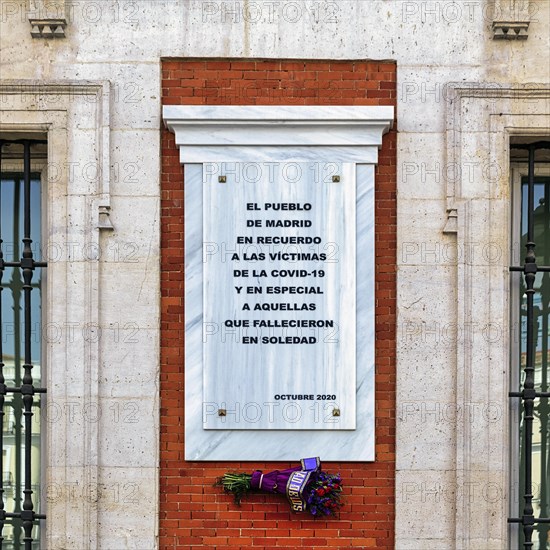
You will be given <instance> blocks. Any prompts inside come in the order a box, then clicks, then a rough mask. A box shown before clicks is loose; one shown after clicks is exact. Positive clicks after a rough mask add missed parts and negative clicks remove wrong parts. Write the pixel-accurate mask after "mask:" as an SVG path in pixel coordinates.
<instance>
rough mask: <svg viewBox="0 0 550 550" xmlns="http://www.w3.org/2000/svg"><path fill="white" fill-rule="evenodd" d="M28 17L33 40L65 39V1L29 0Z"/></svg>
mask: <svg viewBox="0 0 550 550" xmlns="http://www.w3.org/2000/svg"><path fill="white" fill-rule="evenodd" d="M28 16H29V23H30V24H31V36H32V37H33V38H65V27H66V26H67V18H66V11H65V0H29V13H28Z"/></svg>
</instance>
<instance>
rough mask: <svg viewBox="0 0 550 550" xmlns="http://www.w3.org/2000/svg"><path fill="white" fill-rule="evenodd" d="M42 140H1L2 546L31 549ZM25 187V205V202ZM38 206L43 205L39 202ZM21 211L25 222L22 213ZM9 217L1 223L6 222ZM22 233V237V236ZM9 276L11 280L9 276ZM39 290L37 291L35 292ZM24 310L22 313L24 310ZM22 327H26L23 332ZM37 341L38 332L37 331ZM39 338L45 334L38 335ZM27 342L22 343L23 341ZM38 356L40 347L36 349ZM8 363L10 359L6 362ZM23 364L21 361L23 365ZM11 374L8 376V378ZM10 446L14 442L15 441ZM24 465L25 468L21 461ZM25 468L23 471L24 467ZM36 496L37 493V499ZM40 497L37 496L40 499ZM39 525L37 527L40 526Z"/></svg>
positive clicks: (35, 517)
mask: <svg viewBox="0 0 550 550" xmlns="http://www.w3.org/2000/svg"><path fill="white" fill-rule="evenodd" d="M40 143H45V142H44V141H43V140H34V139H21V140H0V176H1V187H0V216H5V217H6V218H7V221H6V218H5V219H4V220H2V219H1V218H0V420H1V422H0V423H1V424H2V427H3V429H2V431H1V432H0V449H1V451H2V452H1V453H0V470H1V472H2V477H1V478H0V545H1V547H2V548H6V547H12V548H14V549H16V548H22V547H23V548H25V550H31V549H32V548H36V547H38V546H37V545H38V544H39V540H37V537H34V538H33V534H34V533H33V529H34V528H35V527H37V526H38V525H39V524H40V521H41V520H45V519H46V516H45V514H42V513H37V512H36V511H35V508H36V507H37V504H39V502H40V500H39V489H40V485H39V483H36V481H37V480H33V476H32V464H33V458H34V457H33V437H35V436H36V434H33V416H34V415H35V414H37V411H39V406H40V402H41V399H40V394H45V393H46V389H45V388H44V387H41V385H40V383H39V385H38V386H35V385H34V383H35V382H36V380H35V378H36V376H35V378H33V367H34V366H35V365H33V345H32V342H33V325H32V322H33V301H32V300H33V290H34V291H36V290H37V289H38V288H39V286H40V282H39V280H40V277H35V275H36V273H35V272H36V270H37V269H44V268H46V262H44V261H40V260H36V259H35V255H34V252H33V247H32V243H33V240H32V238H31V222H32V221H33V220H32V218H33V216H32V212H33V208H34V209H35V208H36V205H34V204H32V202H33V197H32V193H31V181H33V180H34V181H35V180H36V176H34V178H33V174H32V172H31V151H32V150H33V148H34V147H35V146H36V145H38V144H40ZM14 146H15V148H20V147H22V149H23V172H22V173H17V174H6V173H2V160H3V155H7V151H8V150H9V149H10V148H14ZM8 178H10V180H9V181H11V182H13V186H14V190H13V206H11V207H10V205H7V204H2V198H3V195H4V192H3V191H4V189H2V187H4V188H5V187H6V185H7V181H8ZM21 191H22V204H20V202H21ZM38 207H40V205H39V204H38ZM21 215H22V218H23V220H22V223H21V220H20V217H21ZM2 221H3V222H4V224H2V223H1V222H2ZM7 223H11V224H12V228H13V230H12V232H11V233H12V237H13V243H12V247H13V258H11V259H10V258H5V257H4V247H3V245H4V241H3V240H2V234H1V228H2V227H5V224H7ZM21 233H22V236H21ZM8 278H9V280H8ZM4 291H9V293H10V297H9V300H8V304H9V303H11V304H12V309H13V333H12V334H10V335H9V337H12V338H13V341H12V344H13V353H12V354H11V357H8V355H7V354H5V351H4V343H5V342H6V341H7V337H8V335H7V334H6V333H5V332H6V331H5V328H6V323H5V321H4V318H3V316H4V315H5V313H6V311H7V308H8V307H9V305H7V304H6V303H5V302H3V299H4V300H5V298H4V297H3V295H4ZM35 294H36V293H35ZM21 311H22V315H21ZM21 327H22V331H21ZM35 341H36V334H35ZM39 341H40V338H39ZM21 344H22V345H21ZM35 355H36V352H35ZM6 361H7V362H8V364H7V363H6ZM21 363H22V364H21ZM6 377H7V378H8V379H6ZM12 435H13V437H14V442H15V444H14V445H13V446H14V452H15V472H13V471H11V470H10V469H9V465H8V464H6V465H5V463H4V462H5V459H6V456H7V447H8V445H7V438H9V437H11V436H12ZM10 451H11V445H10ZM22 464H23V468H21V465H22ZM21 470H22V471H21ZM33 497H34V498H33ZM37 497H38V498H37ZM10 501H11V502H13V509H12V510H8V509H6V504H7V503H8V502H10ZM7 525H11V536H10V538H9V539H7V538H6V537H5V533H4V529H5V527H6V526H7ZM35 530H36V529H35Z"/></svg>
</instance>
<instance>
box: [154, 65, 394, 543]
mask: <svg viewBox="0 0 550 550" xmlns="http://www.w3.org/2000/svg"><path fill="white" fill-rule="evenodd" d="M395 75H396V65H395V63H389V62H388V63H386V62H376V61H373V62H371V61H332V62H319V61H301V60H300V61H297V60H292V61H276V60H265V61H262V60H250V61H249V60H235V61H232V60H165V61H163V63H162V76H163V79H164V81H163V83H162V93H163V100H162V103H163V104H165V105H169V104H187V105H190V104H198V105H205V104H210V105H224V104H235V105H239V104H241V105H242V104H263V105H285V104H287V105H303V104H306V105H393V106H395V104H396V99H395ZM189 94H192V95H189ZM161 143H162V159H161V164H162V172H161V182H162V187H161V229H162V235H161V296H162V316H161V373H160V380H161V383H160V386H161V391H160V392H161V396H160V399H161V417H160V425H161V429H160V466H161V472H160V487H161V491H160V492H161V496H160V518H159V521H160V526H159V546H160V548H162V549H170V548H190V549H197V550H198V549H206V548H217V549H218V550H235V549H237V548H250V547H254V548H258V549H264V550H270V549H275V548H293V549H294V548H311V549H315V548H342V549H344V548H351V547H359V548H380V549H382V548H383V549H387V548H392V547H393V541H394V508H395V490H394V483H395V416H396V414H395V339H396V330H395V313H396V302H395V296H396V267H395V266H396V254H397V251H396V166H397V161H396V133H395V131H393V132H390V133H389V134H387V135H386V136H384V139H383V145H382V149H381V151H380V154H379V165H378V167H377V171H376V172H377V176H376V178H377V179H376V200H377V203H376V208H375V223H376V235H375V237H376V247H375V258H376V262H377V270H376V293H377V294H376V302H375V303H376V306H375V307H376V327H375V330H376V344H375V345H376V384H377V386H376V418H375V422H376V462H373V463H366V464H355V463H342V464H329V463H327V464H325V467H326V469H327V470H329V471H340V472H341V474H342V476H343V478H344V480H345V497H346V498H345V501H346V504H345V506H344V508H343V509H342V512H341V516H340V518H338V519H329V520H316V521H313V520H311V519H309V517H308V516H307V515H300V516H296V515H294V514H291V513H290V511H289V509H288V505H287V503H286V501H285V500H284V499H283V498H281V497H277V496H274V495H262V494H254V495H250V496H249V497H248V499H247V501H246V502H243V505H242V506H241V508H236V507H235V505H234V504H233V502H232V500H231V498H229V497H228V496H227V495H224V494H223V493H221V492H219V491H218V489H215V488H213V487H212V484H213V482H214V480H215V478H216V477H217V476H219V475H221V474H223V473H224V472H225V471H227V470H240V471H248V470H249V469H251V467H253V468H259V469H262V470H264V471H269V470H273V469H277V468H279V469H280V468H286V467H288V466H289V464H287V463H284V464H281V463H276V462H270V463H263V464H261V463H254V464H253V466H251V464H250V463H247V462H244V463H240V464H239V463H231V462H228V463H210V462H209V463H197V462H185V461H184V459H183V448H184V434H183V419H184V397H183V395H184V392H183V386H184V384H183V378H184V371H183V357H184V347H183V338H184V334H185V327H184V315H183V305H184V302H183V296H184V273H183V271H182V263H183V247H182V241H183V232H184V225H185V224H184V220H183V185H184V176H183V173H182V172H183V171H182V169H181V166H180V164H179V156H178V151H177V148H176V146H175V141H174V136H173V135H172V134H171V133H170V132H168V131H167V130H162V132H161ZM298 458H299V457H298Z"/></svg>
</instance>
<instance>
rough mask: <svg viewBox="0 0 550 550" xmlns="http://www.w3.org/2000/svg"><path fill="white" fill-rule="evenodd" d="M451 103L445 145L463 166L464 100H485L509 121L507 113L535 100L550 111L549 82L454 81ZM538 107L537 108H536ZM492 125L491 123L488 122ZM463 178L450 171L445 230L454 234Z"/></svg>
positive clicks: (450, 162) (451, 161) (450, 160)
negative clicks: (515, 83) (523, 84)
mask: <svg viewBox="0 0 550 550" xmlns="http://www.w3.org/2000/svg"><path fill="white" fill-rule="evenodd" d="M447 90H448V95H447V99H448V104H447V114H446V147H447V166H450V167H458V169H459V168H460V167H462V166H463V165H464V163H463V159H462V149H461V140H462V137H463V136H462V134H463V132H465V130H464V125H465V124H466V122H467V121H466V117H465V115H464V105H463V103H464V101H465V100H469V99H477V100H479V101H480V102H482V101H484V100H485V101H486V102H487V105H486V108H487V109H490V110H491V113H490V115H495V116H498V117H499V120H500V121H501V124H505V123H506V116H505V115H510V116H512V117H517V116H520V117H521V116H522V113H523V111H526V112H527V111H528V112H529V113H531V114H532V113H533V107H534V105H535V104H536V103H539V104H540V105H541V108H540V114H541V115H544V114H546V115H548V114H549V113H550V87H549V86H548V85H547V84H542V83H531V84H529V85H528V86H522V85H508V84H498V83H493V82H489V83H478V82H468V83H464V82H456V83H455V82H451V83H449V84H448V86H447ZM535 111H536V108H535ZM488 124H489V126H490V123H489V122H488ZM523 126H524V125H523ZM497 130H498V131H502V130H504V128H498V129H497V128H496V127H493V126H491V127H487V128H486V131H489V132H491V131H497ZM460 180H461V178H460V175H459V174H455V177H449V174H447V178H446V188H447V199H446V200H447V207H446V208H447V223H446V225H445V229H444V232H445V233H448V234H453V233H456V232H457V216H458V213H457V211H458V210H457V203H458V202H459V201H460V200H462V199H463V197H462V188H461V182H460Z"/></svg>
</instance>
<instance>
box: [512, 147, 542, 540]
mask: <svg viewBox="0 0 550 550" xmlns="http://www.w3.org/2000/svg"><path fill="white" fill-rule="evenodd" d="M511 148H512V151H513V152H519V154H520V155H521V154H526V155H527V159H526V162H527V176H526V177H523V178H522V181H521V221H520V227H521V234H520V239H521V250H522V251H523V254H524V259H523V265H519V266H512V267H511V268H510V270H511V271H513V272H520V273H521V277H520V281H519V287H520V288H519V304H517V305H514V307H518V306H519V307H518V309H519V312H518V314H517V315H516V316H515V318H516V322H517V323H518V324H519V330H518V331H517V333H518V334H519V336H520V337H519V342H518V344H519V346H518V352H519V353H518V355H516V356H514V357H513V358H512V361H513V362H514V364H515V365H516V366H517V370H515V372H517V373H518V377H517V378H516V379H515V380H514V381H513V382H512V391H511V392H510V397H511V399H512V400H513V402H514V403H515V404H517V410H518V411H519V415H520V416H519V420H520V421H519V457H518V459H519V468H518V470H519V479H518V480H517V481H518V483H519V496H520V498H519V506H517V516H516V517H512V518H510V519H509V520H508V521H509V522H510V523H512V524H517V525H519V532H518V537H517V540H518V548H523V549H533V550H543V549H547V548H549V542H550V541H549V529H550V518H549V516H550V509H549V508H550V492H549V488H550V486H549V482H550V437H549V427H550V422H549V420H550V418H549V413H550V403H549V398H550V391H549V389H550V388H549V383H550V372H549V371H548V363H549V346H550V177H539V176H537V175H536V165H537V164H538V163H543V162H545V158H546V156H547V155H548V150H550V142H547V141H539V142H533V143H530V144H513V145H512V146H511ZM541 153H542V154H541ZM520 162H521V161H520Z"/></svg>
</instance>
